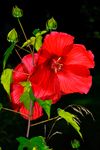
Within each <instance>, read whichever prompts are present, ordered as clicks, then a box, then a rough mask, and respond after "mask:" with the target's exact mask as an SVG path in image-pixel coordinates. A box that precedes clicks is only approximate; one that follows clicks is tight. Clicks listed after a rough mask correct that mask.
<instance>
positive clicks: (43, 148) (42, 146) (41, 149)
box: [30, 136, 50, 150]
mask: <svg viewBox="0 0 100 150" xmlns="http://www.w3.org/2000/svg"><path fill="white" fill-rule="evenodd" d="M30 143H31V144H32V147H33V148H35V149H36V150H50V149H49V147H48V146H47V145H46V142H45V140H44V137H42V136H37V137H33V138H32V139H30Z"/></svg>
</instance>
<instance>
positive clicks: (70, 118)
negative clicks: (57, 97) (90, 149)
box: [58, 108, 83, 139]
mask: <svg viewBox="0 0 100 150" xmlns="http://www.w3.org/2000/svg"><path fill="white" fill-rule="evenodd" d="M58 115H59V116H60V117H61V118H64V119H65V120H66V121H67V122H68V123H69V124H70V125H71V126H73V128H74V129H75V130H76V131H77V132H78V134H79V135H80V137H81V138H82V139H83V137H82V134H81V132H80V126H79V125H78V124H79V123H77V121H76V120H77V119H78V118H77V117H76V116H75V115H74V114H71V113H69V112H65V111H64V110H63V109H60V108H59V109H58Z"/></svg>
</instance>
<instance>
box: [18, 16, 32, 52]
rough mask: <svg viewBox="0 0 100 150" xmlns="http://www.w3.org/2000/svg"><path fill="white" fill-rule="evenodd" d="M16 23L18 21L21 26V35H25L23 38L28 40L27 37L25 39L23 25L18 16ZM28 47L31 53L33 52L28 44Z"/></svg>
mask: <svg viewBox="0 0 100 150" xmlns="http://www.w3.org/2000/svg"><path fill="white" fill-rule="evenodd" d="M18 23H19V25H20V28H21V30H22V32H23V35H24V37H25V40H26V41H27V40H28V39H27V36H26V34H25V31H24V28H23V26H22V24H21V21H20V19H19V18H18ZM28 47H29V49H30V51H31V53H33V51H32V49H31V47H30V46H28Z"/></svg>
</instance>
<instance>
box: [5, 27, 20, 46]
mask: <svg viewBox="0 0 100 150" xmlns="http://www.w3.org/2000/svg"><path fill="white" fill-rule="evenodd" d="M7 40H8V41H9V42H11V43H13V42H17V41H18V34H17V32H16V30H15V29H12V30H11V31H10V32H9V33H8V35H7Z"/></svg>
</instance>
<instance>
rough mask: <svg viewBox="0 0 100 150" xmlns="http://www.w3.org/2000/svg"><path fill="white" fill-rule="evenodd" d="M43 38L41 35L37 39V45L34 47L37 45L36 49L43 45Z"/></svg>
mask: <svg viewBox="0 0 100 150" xmlns="http://www.w3.org/2000/svg"><path fill="white" fill-rule="evenodd" d="M42 38H43V37H42V36H41V35H39V36H37V37H36V39H35V45H34V47H35V49H36V51H38V50H39V48H40V47H41V46H42Z"/></svg>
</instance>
